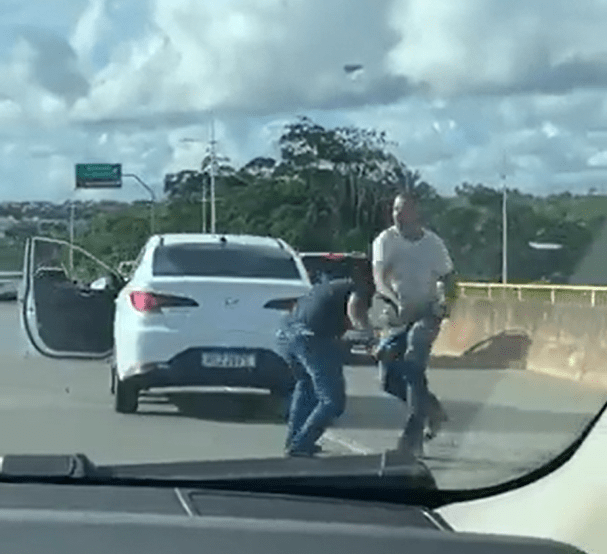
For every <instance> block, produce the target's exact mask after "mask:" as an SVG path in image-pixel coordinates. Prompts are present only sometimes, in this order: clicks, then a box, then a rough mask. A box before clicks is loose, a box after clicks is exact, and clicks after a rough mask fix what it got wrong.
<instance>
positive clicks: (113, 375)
mask: <svg viewBox="0 0 607 554" xmlns="http://www.w3.org/2000/svg"><path fill="white" fill-rule="evenodd" d="M117 381H118V378H117V377H116V365H115V364H114V363H113V362H112V364H110V393H111V394H116V382H117Z"/></svg>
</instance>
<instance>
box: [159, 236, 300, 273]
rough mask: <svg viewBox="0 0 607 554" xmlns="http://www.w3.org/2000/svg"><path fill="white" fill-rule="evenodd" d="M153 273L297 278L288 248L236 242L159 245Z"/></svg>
mask: <svg viewBox="0 0 607 554" xmlns="http://www.w3.org/2000/svg"><path fill="white" fill-rule="evenodd" d="M153 274H154V275H159V276H162V275H164V276H178V275H183V276H189V277H245V278H246V277H248V278H251V279H297V280H301V275H300V273H299V271H298V269H297V265H296V263H295V260H294V259H293V258H292V257H291V255H290V254H289V253H288V252H286V251H284V250H280V249H278V248H271V247H267V246H243V245H238V244H225V245H220V244H177V245H171V246H159V247H158V248H156V250H155V251H154V262H153Z"/></svg>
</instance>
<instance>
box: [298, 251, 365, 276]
mask: <svg viewBox="0 0 607 554" xmlns="http://www.w3.org/2000/svg"><path fill="white" fill-rule="evenodd" d="M302 261H303V264H304V266H305V268H306V271H307V272H308V275H309V276H310V279H311V280H312V281H313V282H317V281H319V280H320V279H321V277H322V276H325V277H327V278H329V279H330V280H333V279H345V278H348V277H351V276H352V269H353V267H354V260H353V259H352V258H351V257H346V256H344V257H340V258H331V257H326V256H322V255H320V256H302Z"/></svg>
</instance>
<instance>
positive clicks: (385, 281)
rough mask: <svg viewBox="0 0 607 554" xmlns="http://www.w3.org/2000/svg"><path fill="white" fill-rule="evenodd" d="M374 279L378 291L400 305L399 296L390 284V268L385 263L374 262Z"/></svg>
mask: <svg viewBox="0 0 607 554" xmlns="http://www.w3.org/2000/svg"><path fill="white" fill-rule="evenodd" d="M373 281H374V282H375V289H376V290H377V292H378V293H379V294H381V295H382V296H385V297H386V298H388V299H389V300H391V301H392V302H394V304H395V305H396V306H398V296H397V294H396V293H395V292H394V290H393V289H392V286H391V285H390V269H389V267H387V266H386V264H385V263H383V262H379V261H377V262H373Z"/></svg>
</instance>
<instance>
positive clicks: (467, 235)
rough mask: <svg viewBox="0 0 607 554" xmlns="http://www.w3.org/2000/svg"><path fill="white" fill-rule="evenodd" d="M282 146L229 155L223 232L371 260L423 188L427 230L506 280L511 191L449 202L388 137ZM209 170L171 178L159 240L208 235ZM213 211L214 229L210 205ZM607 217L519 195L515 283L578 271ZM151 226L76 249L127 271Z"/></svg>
mask: <svg viewBox="0 0 607 554" xmlns="http://www.w3.org/2000/svg"><path fill="white" fill-rule="evenodd" d="M279 150H280V156H279V159H277V160H275V159H272V158H254V159H253V160H251V161H249V162H248V163H246V164H244V165H243V166H242V167H240V168H238V169H236V168H233V167H232V166H230V165H229V160H226V159H220V160H219V163H217V164H216V166H215V167H214V168H213V171H214V175H215V183H216V196H217V231H218V232H220V233H248V234H256V235H270V236H275V237H282V238H284V239H285V240H286V241H287V242H289V243H290V244H291V245H293V246H294V247H296V248H298V249H300V250H301V251H310V250H311V251H314V250H316V251H350V250H358V251H366V252H368V251H369V249H370V244H371V242H372V240H373V239H374V238H375V236H377V234H378V233H379V232H380V231H381V230H382V229H384V228H385V227H386V226H388V225H391V215H390V211H391V203H392V200H393V198H394V195H395V194H396V193H397V192H400V191H403V190H406V189H409V188H415V190H416V191H417V192H418V193H419V195H420V196H421V198H422V202H421V206H422V212H423V216H424V218H425V220H426V222H427V225H428V226H429V227H430V228H431V229H433V230H435V231H436V232H437V233H438V234H439V235H440V236H441V237H443V238H444V240H445V242H446V243H447V246H448V247H449V249H450V251H451V253H452V255H453V258H454V261H455V264H456V267H457V269H458V271H459V273H460V275H461V276H463V277H465V278H468V279H477V280H499V279H500V275H501V264H502V260H501V255H502V254H501V248H502V247H501V237H502V192H501V191H499V190H495V189H492V188H489V187H486V186H484V185H482V184H470V183H462V184H461V186H458V187H457V188H456V194H455V196H454V197H452V198H447V197H442V196H440V195H439V194H438V193H437V191H436V190H435V189H434V188H433V187H432V186H431V185H430V184H428V183H426V182H424V181H423V180H422V177H421V175H420V174H419V173H418V172H416V171H412V170H410V169H409V168H408V167H407V166H406V165H405V164H404V163H403V162H402V161H400V160H399V159H397V158H396V156H395V155H394V154H393V153H392V152H391V144H390V143H389V141H388V140H387V138H386V135H385V133H381V132H377V131H374V130H366V129H359V128H355V127H343V128H335V129H326V128H324V127H322V126H321V125H318V124H316V123H314V122H313V121H311V120H310V119H308V118H305V117H304V118H299V119H298V120H296V121H295V122H293V123H290V124H287V125H286V126H285V128H284V130H283V134H282V136H281V137H280V139H279ZM210 164H211V161H210V158H209V157H208V156H207V157H206V158H205V159H204V160H203V161H202V163H201V168H200V170H194V171H191V170H187V171H186V170H184V171H180V172H178V173H175V174H170V175H167V176H166V177H165V192H166V197H165V199H164V201H163V202H161V203H159V204H158V205H157V206H156V232H164V233H166V232H193V233H197V232H200V231H201V229H202V214H203V209H202V203H201V200H202V191H203V190H205V189H206V191H207V194H206V197H207V199H210V193H209V184H210V171H211V165H210ZM591 206H593V207H594V211H591V210H590V211H589V209H590V207H591ZM206 212H207V213H206V217H207V229H210V205H209V204H207V210H206ZM606 215H607V201H604V202H602V203H596V202H595V199H594V198H591V199H590V200H589V199H588V197H574V196H572V195H570V194H565V195H558V196H553V197H549V198H547V199H539V198H536V197H533V196H532V195H528V194H522V193H520V192H519V191H517V190H509V191H508V216H509V219H508V230H509V252H510V256H509V260H508V264H509V275H510V277H511V279H512V280H513V281H530V280H539V279H541V278H543V277H550V276H553V275H555V274H561V275H569V274H571V273H572V272H573V271H574V269H575V267H576V265H577V264H578V263H579V261H580V259H581V257H582V256H583V254H584V253H585V252H586V251H587V249H588V246H589V245H590V244H591V243H592V241H593V238H594V237H595V236H596V234H597V233H598V232H599V230H600V229H601V228H602V225H603V222H604V219H605V216H606ZM149 218H150V212H149V207H148V206H146V205H140V204H133V205H131V206H129V207H128V208H127V209H125V210H124V211H122V212H118V213H113V214H99V215H97V216H95V217H94V218H93V219H92V220H91V222H90V226H89V230H88V231H87V232H86V233H85V234H84V235H82V236H79V237H78V239H77V243H78V244H80V245H81V246H83V247H84V248H86V249H88V250H90V251H91V252H92V253H94V254H95V255H96V256H99V257H100V258H102V259H104V261H106V262H107V263H109V264H110V265H114V266H116V265H117V264H118V263H119V262H120V261H123V260H131V259H134V258H135V257H136V255H137V253H138V252H139V250H140V249H141V247H142V246H143V244H144V242H145V240H146V239H147V237H148V236H149V220H150V219H149ZM27 232H28V230H27V229H23V233H27ZM17 234H18V233H17ZM531 241H538V242H559V243H561V244H563V249H562V250H561V251H558V252H556V253H555V252H546V251H543V252H540V251H537V250H534V249H532V248H531V247H530V246H529V242H531Z"/></svg>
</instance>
